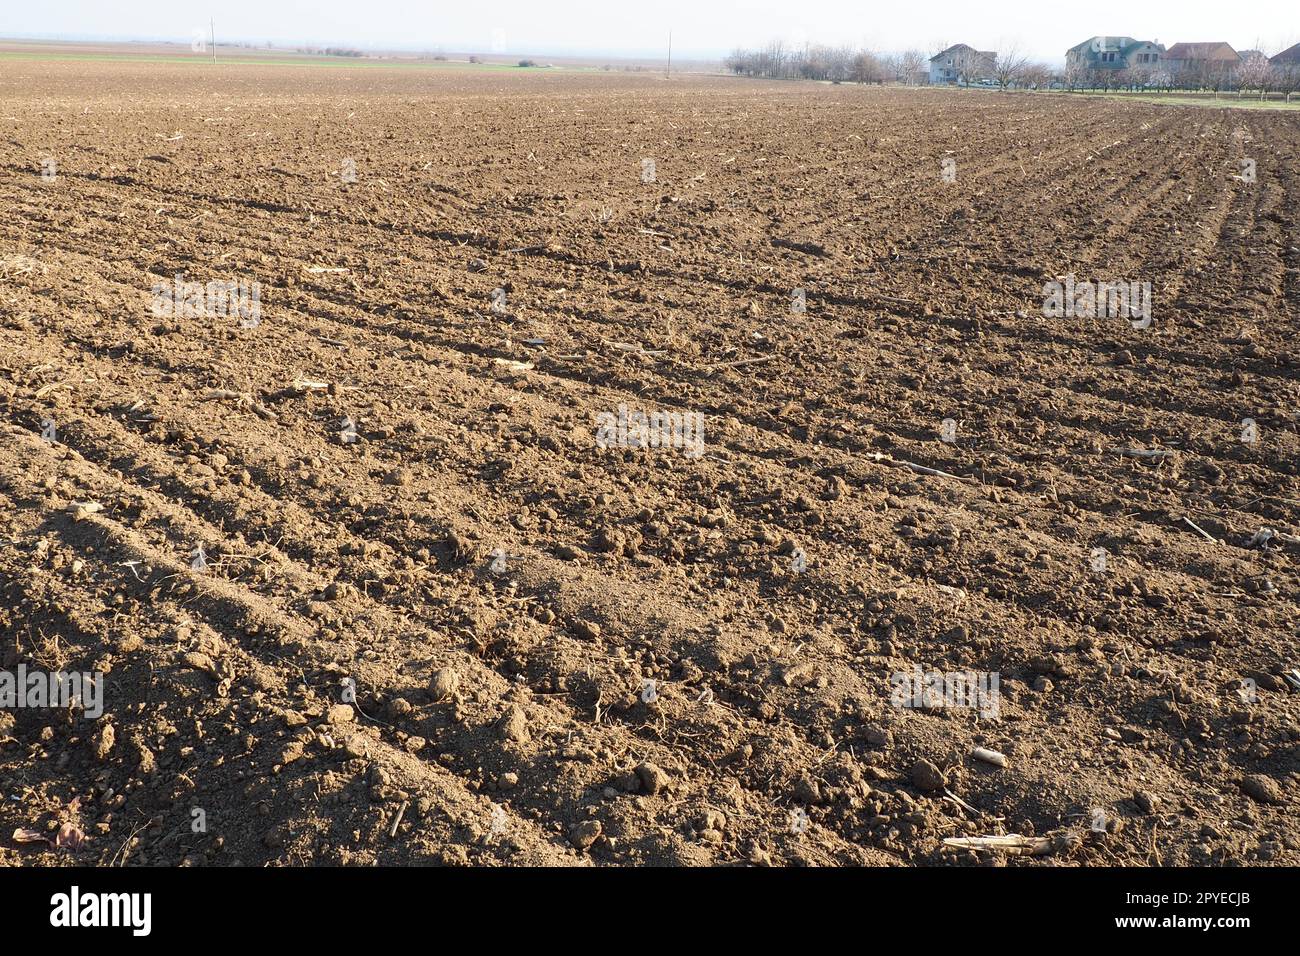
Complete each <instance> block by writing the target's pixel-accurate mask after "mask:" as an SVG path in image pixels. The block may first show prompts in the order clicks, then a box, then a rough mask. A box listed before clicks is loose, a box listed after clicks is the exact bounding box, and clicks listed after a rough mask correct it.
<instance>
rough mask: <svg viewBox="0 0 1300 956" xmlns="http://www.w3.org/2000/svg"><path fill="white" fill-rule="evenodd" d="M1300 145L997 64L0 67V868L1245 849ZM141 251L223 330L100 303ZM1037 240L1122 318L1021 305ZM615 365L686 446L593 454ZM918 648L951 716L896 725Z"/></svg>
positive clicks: (1299, 703) (1288, 809) (1215, 856)
mask: <svg viewBox="0 0 1300 956" xmlns="http://www.w3.org/2000/svg"><path fill="white" fill-rule="evenodd" d="M948 154H950V155H952V156H953V157H955V159H956V170H957V182H956V183H955V184H948V183H945V182H943V181H942V179H941V176H940V165H939V163H940V159H941V158H942V157H943V156H945V155H948ZM1243 156H1249V157H1253V158H1254V159H1255V160H1256V162H1257V169H1258V180H1257V181H1256V182H1254V183H1246V182H1243V181H1241V180H1240V179H1238V178H1234V177H1236V176H1237V174H1238V173H1239V171H1240V170H1239V160H1240V159H1241V158H1242V157H1243ZM1297 156H1300V119H1298V118H1297V117H1296V116H1295V115H1294V114H1284V113H1282V112H1278V113H1267V112H1248V111H1243V112H1232V111H1227V110H1224V111H1209V110H1197V109H1190V108H1168V107H1157V106H1144V105H1133V104H1123V103H1116V102H1111V101H1104V102H1103V101H1090V102H1080V101H1078V100H1073V99H1066V98H1059V97H1053V96H1047V95H1043V96H1024V95H998V94H981V93H973V92H972V93H968V94H961V93H953V92H946V91H939V90H918V91H901V90H895V91H889V90H869V89H860V88H851V87H848V86H844V87H831V86H817V85H807V84H763V83H751V82H744V81H731V80H725V79H721V78H718V79H707V78H703V79H702V78H682V79H676V78H675V79H673V80H671V81H665V80H664V79H663V78H661V77H647V76H642V77H630V76H621V75H593V76H582V75H575V74H568V75H565V74H555V73H548V74H537V73H529V74H519V75H516V74H509V73H506V74H502V73H493V74H490V75H489V74H477V75H474V74H468V73H460V72H455V71H439V72H426V71H421V70H408V71H403V70H395V69H394V70H389V69H377V68H369V69H299V68H287V67H285V68H277V67H226V68H222V67H218V68H215V69H214V68H211V67H205V66H198V65H161V64H148V65H145V64H130V63H114V62H102V63H86V62H39V61H31V60H16V61H15V60H10V61H4V62H2V63H0V202H2V203H3V225H2V226H0V410H2V411H3V415H2V420H0V667H3V668H6V669H10V670H13V669H14V668H16V667H17V666H18V664H19V663H24V664H26V666H27V667H29V668H47V669H53V668H56V667H63V668H66V669H69V670H72V669H75V670H98V671H102V672H105V673H106V677H105V681H106V692H105V700H106V710H105V714H104V716H103V717H101V718H100V719H99V720H95V721H91V720H85V719H77V718H75V717H73V716H70V715H69V714H68V713H65V712H62V711H57V710H49V709H45V710H41V709H20V710H15V711H10V712H0V791H2V793H0V798H2V799H0V839H2V841H3V845H2V846H0V863H7V864H20V863H39V864H58V863H63V862H83V863H99V864H109V863H118V864H120V863H124V862H125V863H129V864H132V865H138V864H158V865H174V864H180V863H188V864H209V865H224V864H229V863H233V862H236V861H238V862H242V863H245V864H267V863H270V864H305V863H347V864H365V863H373V862H380V863H400V864H405V863H427V862H439V863H452V864H465V863H468V864H475V865H497V864H551V863H566V864H585V863H591V864H600V865H608V864H649V863H653V864H686V865H709V864H732V863H773V864H790V863H805V864H823V865H834V864H872V865H876V864H908V863H910V864H938V863H952V862H957V863H963V862H986V863H997V862H1002V861H1003V860H1004V859H1005V857H1003V856H1001V855H992V854H988V853H986V852H984V851H979V852H973V851H968V850H952V849H945V848H944V846H943V840H944V839H945V838H950V837H959V836H984V835H991V834H1001V833H1019V834H1023V835H1051V836H1052V837H1053V839H1052V841H1051V846H1050V849H1051V850H1052V852H1051V853H1049V854H1047V855H1044V856H1040V857H1034V858H1029V857H1012V858H1010V859H1011V860H1012V862H1021V863H1025V862H1037V863H1041V864H1065V865H1077V864H1103V863H1133V864H1151V865H1156V864H1164V865H1170V864H1260V863H1290V864H1295V863H1297V862H1300V854H1298V853H1297V848H1298V847H1300V824H1298V823H1297V819H1296V815H1295V806H1296V799H1297V794H1296V784H1297V781H1298V780H1300V776H1298V775H1297V772H1298V771H1300V763H1298V762H1297V748H1298V747H1300V696H1297V694H1296V693H1295V692H1294V691H1293V690H1291V688H1290V687H1289V686H1288V684H1287V682H1286V681H1285V680H1284V679H1283V678H1282V677H1281V676H1280V675H1281V674H1282V673H1283V672H1285V671H1287V670H1289V669H1291V668H1294V667H1296V666H1298V665H1300V652H1298V651H1297V650H1296V640H1297V627H1298V625H1300V618H1298V615H1297V603H1296V599H1297V583H1298V582H1297V574H1296V569H1295V563H1294V562H1295V558H1296V555H1297V543H1296V542H1295V541H1294V540H1287V539H1286V538H1285V537H1278V538H1274V539H1273V540H1272V541H1270V542H1268V543H1266V544H1262V545H1261V544H1259V543H1258V542H1257V543H1254V544H1251V540H1252V537H1253V536H1254V535H1255V533H1256V532H1257V531H1258V530H1259V529H1260V528H1263V527H1267V528H1272V529H1274V530H1276V531H1277V532H1280V533H1281V534H1282V535H1284V536H1285V535H1294V534H1295V533H1296V527H1297V507H1298V505H1300V479H1298V478H1297V465H1298V462H1300V457H1298V455H1300V441H1298V440H1297V433H1296V427H1297V408H1298V407H1300V347H1298V346H1297V344H1296V342H1295V339H1294V335H1295V333H1296V329H1297V316H1298V314H1300V249H1298V248H1297V247H1298V246H1300V229H1298V227H1297V220H1296V209H1297V201H1298V200H1300V170H1298V169H1297V162H1296V157H1297ZM46 157H49V158H53V159H54V160H55V161H56V162H57V164H58V167H57V177H56V178H55V179H54V180H52V181H51V180H47V179H43V178H42V177H41V175H40V168H41V163H42V160H43V159H44V158H46ZM348 158H351V159H353V160H354V162H355V166H356V181H355V182H352V183H348V182H343V181H341V177H340V170H341V168H342V164H343V162H344V161H345V160H346V159H348ZM643 158H653V159H654V160H655V171H656V181H655V182H653V183H644V182H642V159H643ZM313 268H315V269H316V270H317V271H312V269H313ZM321 269H324V270H343V271H319V270H321ZM181 272H184V273H187V275H188V278H189V279H190V280H201V281H207V280H209V279H215V280H231V281H241V280H242V281H246V282H258V283H260V287H261V307H262V315H261V324H260V325H259V326H257V327H255V328H243V327H241V326H240V324H239V323H238V321H237V320H236V319H233V318H230V317H212V318H180V319H175V318H160V317H158V316H156V315H154V314H153V312H152V311H151V303H152V301H153V300H152V295H151V289H152V287H153V286H154V285H155V284H156V283H160V282H164V281H166V280H168V279H170V278H171V277H172V276H174V275H175V274H176V273H181ZM1070 272H1073V273H1076V274H1078V276H1079V277H1080V279H1083V278H1116V279H1118V278H1127V279H1136V280H1141V281H1149V282H1151V283H1152V285H1153V287H1154V297H1155V307H1154V314H1155V322H1154V324H1153V325H1152V327H1151V328H1149V329H1145V330H1139V329H1134V328H1132V327H1131V326H1130V324H1129V323H1128V322H1127V321H1124V320H1122V319H1097V320H1089V319H1077V318H1061V319H1054V318H1042V317H1041V301H1042V287H1043V283H1044V281H1046V280H1047V279H1050V278H1052V277H1054V276H1059V275H1064V274H1066V273H1070ZM498 288H500V289H504V290H505V293H506V299H505V306H504V309H502V310H494V309H493V308H492V294H493V290H494V289H498ZM795 288H803V289H805V290H806V294H807V312H806V313H804V314H791V313H790V309H789V301H790V297H791V292H792V290H793V289H795ZM295 380H298V381H302V380H310V381H313V382H318V383H324V384H326V385H327V386H328V387H327V388H321V389H316V388H312V387H307V388H305V389H304V388H297V389H295V388H294V386H293V383H294V382H295ZM211 390H226V391H227V392H229V393H233V394H234V396H235V397H232V398H217V399H207V400H205V396H206V395H207V393H209V392H210V391H211ZM239 396H245V398H243V399H241V398H239ZM620 403H622V404H625V405H627V406H629V407H631V408H633V409H637V408H640V409H646V410H658V409H668V410H676V411H684V412H691V411H697V412H701V413H703V414H704V416H705V422H706V425H705V440H706V449H705V454H704V455H703V456H702V457H696V458H692V457H688V456H686V455H684V454H682V453H681V452H679V451H675V450H671V449H669V450H664V449H607V450H602V449H600V448H598V447H597V446H596V443H595V440H594V435H595V422H596V416H597V415H598V414H600V413H602V412H615V413H616V412H617V409H618V406H619V404H620ZM345 417H350V418H352V419H353V420H354V421H355V422H356V431H357V435H358V439H357V441H355V442H345V441H342V440H341V438H340V432H341V428H342V421H343V419H344V418H345ZM47 418H48V419H52V420H53V421H54V422H55V424H56V428H57V434H56V439H57V440H56V442H55V443H49V442H46V441H44V440H42V438H41V434H40V433H41V422H42V421H43V420H45V419H47ZM948 418H951V419H953V420H954V421H955V422H956V423H957V440H956V442H955V443H950V442H945V441H941V440H940V428H941V423H942V422H943V420H944V419H948ZM1246 418H1250V419H1253V420H1254V421H1255V422H1256V424H1257V427H1258V435H1259V439H1258V441H1257V442H1255V443H1246V442H1243V441H1242V440H1241V432H1242V425H1241V422H1242V420H1243V419H1246ZM1118 448H1141V449H1164V450H1167V451H1169V452H1171V453H1172V454H1170V455H1168V456H1166V457H1160V458H1134V457H1124V456H1121V455H1119V454H1117V453H1116V451H1115V449H1118ZM876 455H884V456H888V457H889V458H892V459H901V460H907V461H911V462H915V463H918V464H921V465H924V466H927V467H929V468H932V469H937V470H939V471H942V472H946V473H948V474H949V475H953V476H957V477H955V478H954V477H944V476H941V475H929V474H920V473H914V472H912V471H910V470H908V469H906V468H900V467H897V466H893V465H891V464H890V461H889V460H880V459H878V458H877V457H874V456H876ZM74 502H94V503H97V504H99V505H101V506H102V510H100V511H98V512H95V513H89V514H84V515H82V516H77V515H74V514H73V513H72V511H71V510H70V508H71V506H72V505H73V503H74ZM78 517H80V518H81V520H77V518H78ZM1184 519H1189V520H1190V522H1193V523H1194V524H1195V525H1196V526H1198V527H1199V528H1200V529H1202V530H1203V531H1204V532H1205V533H1206V534H1208V535H1209V536H1211V537H1213V538H1215V539H1217V540H1216V543H1211V542H1210V541H1208V540H1206V538H1205V537H1204V536H1202V535H1201V534H1199V533H1198V532H1197V530H1195V528H1193V527H1192V526H1191V524H1189V523H1188V521H1187V520H1184ZM199 543H203V545H204V547H205V550H206V553H207V559H208V569H207V571H206V572H195V571H193V570H191V566H190V561H191V558H190V555H191V553H192V552H193V551H194V549H195V547H196V546H197V545H198V544H199ZM1096 548H1104V549H1105V550H1106V552H1107V555H1108V566H1107V570H1106V571H1105V572H1104V573H1097V572H1095V571H1094V570H1093V569H1092V567H1091V565H1090V560H1091V558H1090V556H1091V554H1092V553H1093V550H1094V549H1096ZM498 549H500V551H499V552H498ZM796 551H800V552H802V553H803V554H804V555H806V561H807V565H806V570H804V571H803V572H802V573H800V572H798V571H796V570H795V567H794V563H793V560H792V558H793V556H794V553H795V552H796ZM494 552H497V553H503V554H504V555H505V558H504V569H503V568H502V563H501V562H500V561H498V562H496V566H495V569H494V567H493V560H494V559H493V557H492V554H493V553H494ZM914 666H919V667H921V668H923V669H924V670H939V671H959V670H961V671H964V670H974V671H979V672H996V673H997V674H998V675H999V678H1000V688H1001V699H1000V716H999V719H996V720H990V719H983V720H981V719H979V718H978V716H977V715H976V714H975V713H974V712H972V711H970V710H963V709H954V708H940V709H928V710H912V709H899V708H896V707H894V706H892V705H891V701H890V689H891V687H890V677H891V675H892V674H894V673H896V672H899V671H910V670H911V669H912V668H913V667H914ZM1243 679H1249V680H1253V681H1255V687H1256V690H1257V697H1256V698H1255V699H1254V701H1253V702H1249V701H1247V700H1246V699H1243V697H1242V688H1241V684H1240V682H1241V681H1242V680H1243ZM349 680H350V681H352V682H354V683H355V686H356V688H357V706H355V707H354V706H351V705H350V704H346V703H343V700H344V686H345V685H346V684H347V683H348V681H349ZM647 681H654V682H655V684H654V685H653V687H654V691H655V694H649V693H646V688H647V687H648V686H650V685H647V683H646V682H647ZM706 691H708V692H711V695H712V700H711V702H710V700H709V694H708V693H706ZM656 695H657V696H656ZM649 697H653V698H654V699H652V700H649V701H647V700H646V699H644V698H649ZM107 728H111V731H108V730H107ZM976 746H983V747H986V748H989V749H993V750H997V751H1000V752H1002V753H1003V754H1005V755H1006V756H1007V766H1006V767H1003V768H999V767H997V766H993V765H990V764H987V763H984V762H981V761H978V760H975V759H972V758H971V757H970V752H971V750H972V748H973V747H976ZM936 788H939V789H936ZM945 790H946V793H945ZM947 794H950V795H951V797H955V798H956V800H954V799H952V798H951V797H949V796H948V795H947ZM958 801H960V802H958ZM1270 801H1273V802H1270ZM196 808H197V809H201V810H203V811H204V813H205V814H206V823H207V832H206V833H195V832H193V827H192V825H191V823H192V819H193V811H194V810H195V809H196ZM1096 810H1100V811H1102V813H1104V814H1105V817H1104V821H1105V824H1106V826H1105V832H1092V829H1091V826H1090V821H1091V820H1092V814H1093V812H1094V811H1096ZM800 812H802V813H805V814H806V816H807V820H808V825H807V828H806V830H804V829H803V828H802V827H800V826H792V825H791V821H792V819H795V820H798V819H801V818H800V817H799V816H798V814H799V813H800ZM792 815H793V816H792ZM64 823H71V824H73V827H74V828H75V830H77V831H80V832H83V833H84V835H85V842H84V844H83V845H82V846H81V847H80V848H79V849H69V848H60V849H54V848H48V849H47V848H46V847H45V844H41V843H17V842H14V841H11V840H10V839H9V836H10V834H11V833H12V832H13V831H14V830H15V829H17V828H20V827H22V828H31V829H34V830H36V831H38V832H40V833H44V834H47V835H50V836H53V835H54V834H55V832H56V831H57V830H58V829H59V827H60V826H61V825H62V824H64ZM799 830H803V832H796V831H799ZM65 842H66V841H65Z"/></svg>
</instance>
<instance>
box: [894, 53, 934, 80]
mask: <svg viewBox="0 0 1300 956" xmlns="http://www.w3.org/2000/svg"><path fill="white" fill-rule="evenodd" d="M927 59H928V58H927V57H926V55H925V54H924V53H922V52H921V51H920V50H904V51H903V52H902V53H900V54H899V55H898V74H899V79H900V80H901V81H902V82H903V83H904V84H906V85H907V86H913V85H915V84H916V82H917V78H918V77H920V76H921V75H922V74H923V73H925V64H926V60H927Z"/></svg>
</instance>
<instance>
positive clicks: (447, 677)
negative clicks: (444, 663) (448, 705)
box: [429, 667, 460, 701]
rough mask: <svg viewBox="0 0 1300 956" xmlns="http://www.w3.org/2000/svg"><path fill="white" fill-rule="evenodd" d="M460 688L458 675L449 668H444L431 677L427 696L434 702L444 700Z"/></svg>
mask: <svg viewBox="0 0 1300 956" xmlns="http://www.w3.org/2000/svg"><path fill="white" fill-rule="evenodd" d="M459 687H460V674H458V673H457V672H456V671H454V670H452V669H451V668H450V667H444V668H442V669H440V670H439V671H437V672H436V673H435V674H434V675H433V680H432V682H430V684H429V696H431V697H432V698H433V699H434V700H435V701H440V700H446V699H447V698H449V697H451V696H453V695H454V694H455V693H456V690H457V689H458V688H459Z"/></svg>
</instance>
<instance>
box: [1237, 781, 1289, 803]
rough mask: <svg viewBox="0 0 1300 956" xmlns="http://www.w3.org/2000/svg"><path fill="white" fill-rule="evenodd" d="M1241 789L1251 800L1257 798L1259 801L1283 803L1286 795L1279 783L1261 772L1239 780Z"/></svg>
mask: <svg viewBox="0 0 1300 956" xmlns="http://www.w3.org/2000/svg"><path fill="white" fill-rule="evenodd" d="M1241 790H1242V793H1244V794H1245V795H1246V796H1248V797H1250V798H1251V799H1252V800H1258V801H1259V802H1260V803H1273V804H1277V803H1285V802H1286V797H1285V795H1284V794H1283V792H1282V787H1281V785H1280V784H1279V783H1278V782H1277V781H1276V780H1274V779H1273V778H1272V777H1268V776H1265V775H1264V774H1262V773H1253V774H1251V775H1250V776H1249V777H1245V778H1243V779H1242V781H1241Z"/></svg>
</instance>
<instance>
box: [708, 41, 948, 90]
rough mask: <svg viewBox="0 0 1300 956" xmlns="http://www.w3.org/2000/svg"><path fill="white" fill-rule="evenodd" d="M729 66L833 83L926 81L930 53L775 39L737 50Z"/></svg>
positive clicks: (784, 77) (776, 76) (765, 75)
mask: <svg viewBox="0 0 1300 956" xmlns="http://www.w3.org/2000/svg"><path fill="white" fill-rule="evenodd" d="M724 65H725V67H726V68H727V69H728V70H730V71H731V72H732V73H736V74H738V75H740V76H755V77H762V78H765V79H771V80H823V81H829V82H831V83H907V84H914V83H922V82H924V79H923V76H924V74H925V70H926V56H925V54H924V53H922V52H921V51H920V50H909V51H907V52H906V53H900V54H897V55H883V54H879V53H874V52H872V51H871V50H862V49H855V48H853V47H849V46H840V47H833V46H824V45H821V44H806V45H805V46H803V47H787V46H786V45H785V44H784V43H782V42H781V41H780V40H774V41H772V42H771V43H769V44H768V45H767V46H765V47H763V48H762V49H761V50H739V49H738V50H735V51H734V52H733V53H732V54H731V55H730V56H728V57H727V58H726V60H725V61H724Z"/></svg>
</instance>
